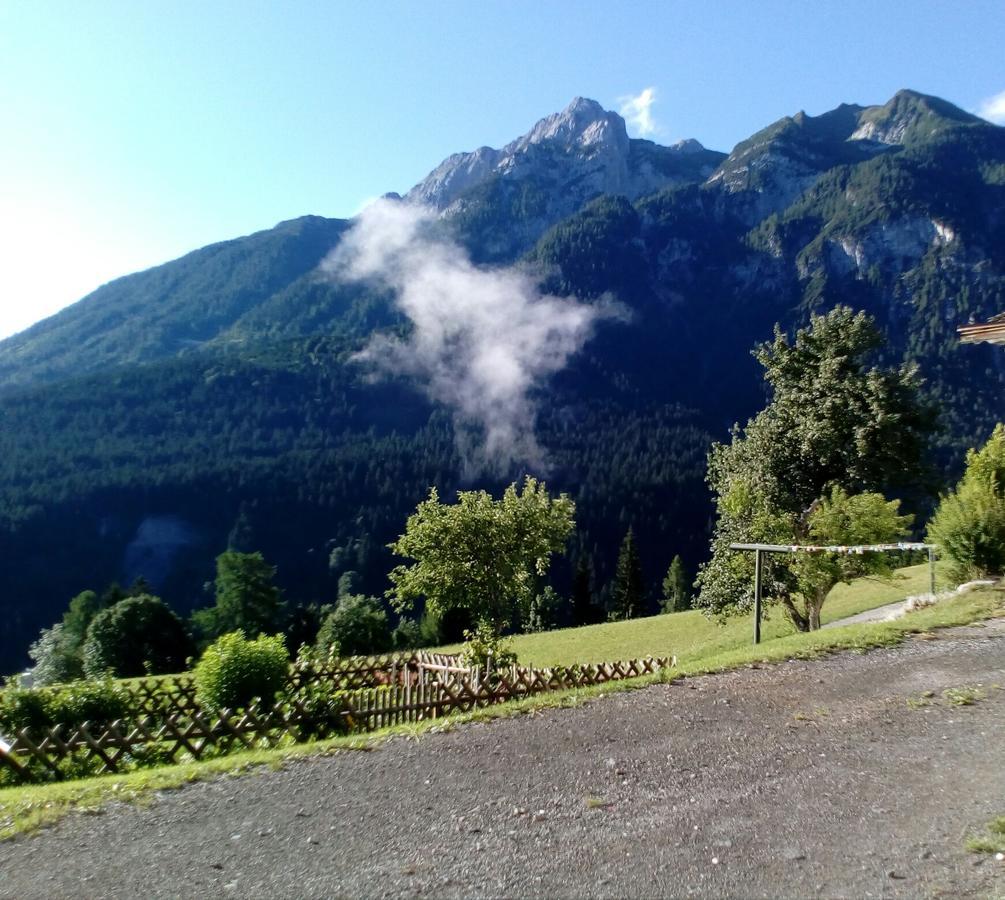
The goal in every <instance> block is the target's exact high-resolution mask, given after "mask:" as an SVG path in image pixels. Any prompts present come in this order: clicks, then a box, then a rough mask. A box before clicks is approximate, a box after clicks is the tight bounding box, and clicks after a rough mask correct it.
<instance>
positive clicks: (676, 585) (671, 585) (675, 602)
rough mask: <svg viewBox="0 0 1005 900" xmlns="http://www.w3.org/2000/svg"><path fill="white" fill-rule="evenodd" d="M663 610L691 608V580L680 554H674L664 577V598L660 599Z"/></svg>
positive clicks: (671, 610)
mask: <svg viewBox="0 0 1005 900" xmlns="http://www.w3.org/2000/svg"><path fill="white" fill-rule="evenodd" d="M660 606H662V607H663V612H665V613H671V612H683V611H684V610H686V609H690V608H691V580H690V579H689V578H688V577H687V572H686V571H685V570H684V561H683V560H682V559H681V558H680V554H677V555H676V556H674V558H673V561H672V562H671V563H670V568H669V569H667V574H666V577H665V578H664V579H663V598H662V600H661V601H660Z"/></svg>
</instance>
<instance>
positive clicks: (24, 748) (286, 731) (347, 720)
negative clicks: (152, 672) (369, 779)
mask: <svg viewBox="0 0 1005 900" xmlns="http://www.w3.org/2000/svg"><path fill="white" fill-rule="evenodd" d="M346 662H347V661H343V660H336V661H334V662H333V665H332V666H331V667H330V668H328V667H327V666H326V667H320V668H318V667H315V668H314V669H313V670H312V671H310V672H309V671H307V669H306V668H305V667H304V668H301V670H300V671H299V672H297V671H293V672H291V683H292V684H293V685H294V686H300V685H303V684H308V683H310V682H318V681H323V682H324V683H326V685H327V686H328V688H329V689H330V691H331V692H334V691H339V692H340V693H338V694H335V693H329V694H328V696H330V697H331V698H332V700H331V703H330V704H327V705H325V704H322V705H321V706H320V707H318V706H317V705H315V704H312V703H311V702H310V701H308V700H306V699H304V698H303V697H302V696H299V697H298V696H293V697H292V698H288V699H286V700H284V701H281V702H278V703H276V704H273V705H271V706H266V707H263V706H261V705H259V704H252V705H251V706H250V707H249V708H248V709H245V710H238V711H231V710H220V711H219V712H217V713H215V714H208V713H206V712H204V711H203V710H201V709H200V708H199V706H198V705H197V704H196V702H195V699H194V694H195V689H194V685H193V684H192V682H191V678H190V677H189V676H184V675H183V676H177V677H176V678H174V679H170V681H169V683H167V684H165V680H164V679H158V680H156V681H153V680H151V682H152V683H150V682H145V681H139V682H133V683H131V684H130V685H129V689H130V690H131V691H133V692H134V696H135V697H136V698H137V710H138V711H139V712H138V714H137V715H136V716H135V717H134V718H128V719H121V720H119V721H116V722H113V723H112V724H111V725H109V726H108V727H107V728H96V727H94V726H92V725H90V724H89V723H86V722H85V723H84V724H82V725H79V726H75V727H66V726H63V725H57V726H55V727H53V728H51V729H36V730H32V729H28V728H24V729H21V730H20V731H18V732H17V733H16V734H14V735H13V736H11V743H10V744H9V745H7V746H6V749H5V748H4V745H3V744H2V743H0V765H5V766H6V767H7V768H8V769H9V770H11V771H12V772H13V774H14V778H15V780H16V781H20V782H29V781H40V780H41V781H45V780H53V779H62V778H66V777H73V773H75V772H83V773H84V774H91V773H94V774H101V773H105V772H119V771H123V770H128V769H132V768H135V767H136V766H139V765H151V764H169V763H171V762H178V761H182V760H185V759H203V758H205V757H207V756H218V755H221V754H225V753H229V752H231V751H233V750H239V749H251V748H258V747H274V746H276V745H278V744H280V743H282V742H286V743H289V742H296V743H300V742H304V741H308V740H313V739H318V738H323V737H326V736H330V735H331V734H335V733H344V732H346V731H351V732H366V731H373V730H376V729H378V728H384V727H387V726H389V725H397V724H401V723H405V722H419V721H422V720H425V719H435V718H439V717H441V716H446V715H449V714H450V713H453V712H470V711H471V710H474V709H477V708H480V707H485V706H491V705H494V704H497V703H505V702H507V701H510V700H518V699H520V698H523V697H528V696H531V695H534V694H540V693H544V692H547V691H556V690H565V689H568V688H575V687H585V686H588V685H595V684H603V683H605V682H608V681H617V680H621V679H625V678H637V677H639V676H642V675H647V674H652V673H655V672H658V671H660V670H661V669H665V668H669V667H670V666H672V665H673V661H672V660H671V659H653V658H647V659H638V660H630V661H627V662H614V663H600V664H597V665H582V666H580V665H577V666H568V667H555V668H549V669H533V668H527V667H523V666H512V667H509V668H506V669H501V670H495V671H491V670H488V671H483V670H479V669H477V668H476V669H465V668H464V667H462V666H460V665H459V664H458V663H457V660H456V658H453V657H440V658H435V657H432V656H430V655H416V656H413V657H409V658H407V659H405V658H401V657H388V658H385V659H383V661H382V664H383V665H384V666H385V667H384V668H383V669H378V668H376V666H374V667H371V668H368V667H366V666H362V665H359V664H352V665H345V664H344V663H346ZM354 665H355V668H353V666H354ZM294 669H296V667H294ZM378 673H379V674H380V675H381V680H383V681H384V682H385V683H384V684H382V685H380V686H376V687H374V686H368V687H363V688H357V689H355V690H352V689H349V690H346V689H344V688H341V687H340V685H341V684H343V683H349V682H351V681H352V680H353V679H357V678H371V677H373V676H375V675H376V674H378ZM329 679H330V680H329ZM371 684H372V681H371ZM165 697H166V698H167V700H165ZM67 761H72V763H74V765H73V766H70V767H68V766H67Z"/></svg>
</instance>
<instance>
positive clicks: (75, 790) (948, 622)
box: [0, 590, 1005, 839]
mask: <svg viewBox="0 0 1005 900" xmlns="http://www.w3.org/2000/svg"><path fill="white" fill-rule="evenodd" d="M849 602H851V601H849ZM1003 612H1005V606H1003V600H1002V593H1001V592H1000V591H992V590H985V591H975V592H974V593H972V594H968V595H966V596H965V597H961V598H960V599H958V600H954V601H952V602H950V603H942V604H939V605H937V606H933V607H929V608H928V609H923V610H920V611H919V612H917V613H912V614H911V615H909V616H906V617H905V618H902V619H898V620H896V621H893V622H883V623H878V624H857V625H848V626H844V627H841V628H834V629H830V630H828V631H817V632H814V633H812V634H790V635H786V636H784V637H780V638H778V639H777V640H773V641H769V642H768V643H763V644H761V645H759V646H757V647H754V646H751V645H750V644H749V642H748V643H747V644H746V645H745V646H736V647H731V648H725V649H724V648H722V647H718V648H713V649H711V650H710V651H709V653H707V654H705V655H701V654H693V655H692V657H691V658H689V659H683V660H680V659H679V662H678V666H677V668H676V669H673V670H670V671H667V672H663V673H659V674H657V675H652V676H646V677H644V678H636V679H632V680H629V681H616V682H608V683H607V684H602V685H595V686H593V687H589V688H581V689H577V690H571V691H560V692H555V693H552V694H541V695H538V696H535V697H529V698H527V699H524V700H520V701H517V702H514V703H506V704H501V705H499V706H493V707H488V708H485V709H479V710H476V711H474V712H472V713H467V714H464V715H458V716H451V717H449V718H446V719H439V720H432V721H426V722H421V723H418V724H415V725H400V726H396V727H393V728H388V729H384V730H383V731H378V732H373V733H372V734H368V735H366V736H365V737H360V736H350V737H342V738H333V739H331V740H327V741H321V742H318V743H315V744H304V745H300V746H296V747H292V748H287V749H284V750H260V751H253V752H245V753H238V754H234V755H232V756H226V757H221V758H219V759H215V760H211V761H207V762H203V763H196V762H193V763H186V764H181V765H173V766H165V767H163V768H158V769H147V770H143V771H139V772H132V773H130V774H127V775H105V776H100V777H97V778H88V779H82V780H79V781H68V782H61V783H56V784H47V785H40V786H31V787H16V788H7V789H4V790H0V839H5V838H10V837H13V836H15V835H18V834H24V833H27V832H30V831H32V830H34V829H37V828H39V827H42V826H44V825H48V824H52V823H53V822H56V821H58V820H59V819H60V818H62V817H63V816H65V815H67V814H68V813H70V812H73V811H77V812H85V813H91V814H96V813H100V812H101V811H102V810H103V809H104V807H105V806H106V805H107V804H108V803H111V802H115V801H120V802H129V803H146V802H149V801H150V800H151V798H152V797H153V792H155V791H159V790H168V789H172V788H177V787H181V786H183V785H185V784H188V783H190V782H193V781H198V780H202V779H206V778H212V777H220V776H224V775H237V774H242V773H245V772H250V771H263V770H264V769H265V768H269V767H271V768H278V767H281V766H282V765H283V764H284V763H285V762H286V761H287V760H290V759H294V758H297V757H304V756H318V755H322V754H326V753H332V752H339V751H346V750H368V749H373V748H376V747H377V746H379V744H380V743H381V742H382V741H384V740H385V739H387V738H388V737H390V736H395V737H396V738H398V739H400V738H418V737H419V736H420V735H422V734H424V733H427V732H432V731H447V730H450V729H452V728H454V727H456V726H457V725H459V724H462V723H464V722H472V721H488V720H492V719H497V718H505V717H509V716H516V715H521V714H524V713H528V712H534V711H538V710H542V709H548V708H554V707H567V706H577V705H579V704H581V703H583V702H586V701H589V700H591V699H593V698H595V697H598V696H603V695H606V694H611V693H616V692H619V691H623V690H633V689H636V688H639V687H644V686H646V685H649V684H653V683H654V682H657V681H672V680H675V679H677V678H680V677H683V676H690V675H701V674H706V673H711V672H720V671H725V670H728V669H733V668H737V667H740V666H744V665H750V664H765V663H771V662H779V661H782V660H786V659H794V658H798V659H809V658H813V657H817V656H821V655H824V654H828V653H833V652H838V651H842V650H855V651H865V650H869V649H872V648H875V647H886V646H892V645H894V644H897V643H899V642H900V641H902V640H904V638H905V637H906V636H907V635H909V634H912V633H923V634H924V633H928V632H930V631H931V630H932V629H936V628H942V627H948V626H953V625H965V624H968V623H970V622H973V621H976V620H979V619H983V618H988V617H990V616H996V615H1002V614H1003ZM680 615H681V616H691V615H693V614H692V613H682V614H680ZM660 618H662V619H667V618H672V617H670V616H664V617H660ZM647 621H650V622H651V621H653V620H647ZM632 624H634V623H624V624H622V626H621V627H625V625H632ZM580 630H581V631H583V630H585V629H580ZM748 637H749V636H748ZM654 655H655V654H654Z"/></svg>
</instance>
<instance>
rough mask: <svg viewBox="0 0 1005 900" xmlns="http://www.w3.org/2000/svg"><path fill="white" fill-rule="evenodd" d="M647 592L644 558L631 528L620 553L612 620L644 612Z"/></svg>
mask: <svg viewBox="0 0 1005 900" xmlns="http://www.w3.org/2000/svg"><path fill="white" fill-rule="evenodd" d="M645 594H646V585H645V578H644V576H643V574H642V560H641V559H639V551H638V548H637V547H636V546H635V534H634V533H633V531H632V529H631V528H629V529H628V533H627V534H626V535H625V539H624V540H623V541H622V542H621V550H620V552H619V553H618V565H617V568H616V569H615V572H614V591H613V596H612V597H611V612H610V618H611V619H612V620H619V619H634V618H635V617H636V616H638V615H639V614H640V613H641V612H642V607H643V603H644V601H645Z"/></svg>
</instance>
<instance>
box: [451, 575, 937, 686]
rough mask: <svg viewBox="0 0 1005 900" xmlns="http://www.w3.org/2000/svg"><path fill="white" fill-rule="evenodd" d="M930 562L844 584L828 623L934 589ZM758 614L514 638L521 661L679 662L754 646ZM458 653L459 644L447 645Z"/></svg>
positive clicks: (773, 629) (780, 621)
mask: <svg viewBox="0 0 1005 900" xmlns="http://www.w3.org/2000/svg"><path fill="white" fill-rule="evenodd" d="M928 579H929V575H928V564H927V563H925V564H923V565H920V566H910V567H909V568H906V569H900V570H898V571H897V572H896V573H895V575H894V576H893V578H892V579H878V578H862V579H859V580H858V581H856V582H854V583H853V584H850V585H845V584H839V585H838V586H837V587H836V588H834V590H833V591H832V592H831V595H830V596H829V597H828V598H827V602H826V603H825V604H824V607H823V612H822V618H823V621H824V623H825V624H826V623H827V622H834V621H836V620H837V619H843V618H845V617H846V616H853V615H855V614H856V613H860V612H864V611H865V610H867V609H875V608H876V607H877V606H883V605H885V604H887V603H893V602H894V601H896V600H903V599H904V598H905V597H909V596H911V595H912V594H922V593H925V592H926V591H927V590H928ZM767 616H768V618H767V619H766V620H763V619H762V622H761V639H762V641H768V640H771V639H772V638H779V637H784V636H785V635H790V634H793V633H794V631H795V630H794V629H793V627H792V625H790V624H789V622H788V620H787V619H786V618H785V616H784V615H783V614H782V612H781V610H779V609H769V610H768V611H767ZM753 633H754V618H753V614H751V615H749V616H743V617H741V618H735V619H728V620H726V621H725V622H722V623H720V622H716V621H715V620H712V619H708V618H707V617H706V616H705V615H704V614H703V613H701V612H697V611H690V612H683V613H670V614H667V615H662V616H650V617H648V618H645V619H632V620H631V621H628V622H610V623H605V624H603V625H589V626H586V627H584V628H564V629H561V630H559V631H545V632H541V633H539V634H521V635H516V636H515V637H513V638H512V639H511V640H512V645H513V649H514V650H515V651H516V653H517V656H518V657H519V659H520V663H521V665H525V666H527V665H529V666H568V665H572V664H573V663H577V662H606V661H608V660H618V659H637V658H640V657H643V656H657V657H658V656H676V657H677V662H678V665H683V664H684V663H688V662H693V661H696V660H698V659H701V658H705V657H708V656H713V655H715V654H717V653H722V652H725V651H728V650H735V649H738V648H742V647H746V646H748V645H750V643H751V642H752V640H753ZM442 649H443V652H448V653H449V652H453V651H456V650H457V649H458V647H457V646H451V647H445V648H442Z"/></svg>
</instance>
